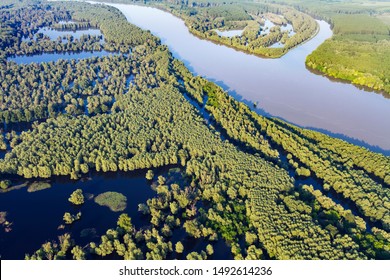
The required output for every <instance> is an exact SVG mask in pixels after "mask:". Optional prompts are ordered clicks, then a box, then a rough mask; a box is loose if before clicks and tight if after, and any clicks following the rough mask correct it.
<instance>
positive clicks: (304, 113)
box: [110, 4, 390, 153]
mask: <svg viewBox="0 0 390 280" xmlns="http://www.w3.org/2000/svg"><path fill="white" fill-rule="evenodd" d="M110 5H112V6H114V7H117V8H118V9H119V10H120V11H121V12H122V13H123V14H124V15H125V16H126V17H127V19H128V20H129V22H131V23H133V24H135V25H137V26H139V27H141V28H143V29H147V30H150V31H151V32H152V33H153V34H154V35H156V36H158V37H160V38H161V40H162V42H163V43H164V44H166V45H168V46H169V48H170V50H171V51H172V53H173V54H174V56H175V57H176V58H178V59H180V60H182V61H183V62H184V63H185V64H186V66H187V67H189V69H190V70H191V71H192V72H193V73H194V74H197V75H201V76H203V77H205V78H207V79H209V80H212V81H215V82H216V83H217V84H219V85H220V86H222V87H223V88H224V89H226V90H228V91H229V94H231V95H233V96H234V97H236V99H238V100H241V101H244V102H246V103H247V104H253V103H254V102H257V104H258V105H257V108H258V109H257V110H258V112H259V113H261V114H264V115H269V116H275V117H279V118H282V119H284V120H286V121H288V122H290V123H293V124H297V125H299V126H302V127H307V128H313V129H316V130H319V131H323V132H326V133H327V134H330V135H335V136H337V137H339V138H343V139H347V140H349V141H350V142H353V143H355V144H359V145H363V146H368V147H370V148H371V149H372V150H375V151H381V152H385V153H388V151H389V150H390V122H388V121H387V120H388V117H389V113H390V99H386V98H385V97H384V96H383V95H382V94H378V93H374V92H368V91H365V90H362V89H359V88H357V87H355V86H353V85H351V84H347V83H341V82H337V81H332V80H330V79H328V78H326V77H324V76H322V75H317V74H314V73H312V72H310V71H309V70H308V69H306V67H305V59H306V56H307V55H309V54H310V53H311V52H312V51H314V50H315V49H316V48H317V47H318V46H319V45H320V44H321V43H322V42H324V41H325V40H326V39H328V38H330V37H331V36H332V31H331V29H330V26H329V24H328V23H326V22H324V21H318V24H319V27H320V30H319V32H318V34H317V35H316V36H315V37H314V38H313V39H311V40H309V41H308V42H306V43H304V44H302V45H300V46H298V47H297V48H295V49H293V50H291V51H290V52H289V53H288V54H286V55H285V56H283V57H282V58H279V59H264V58H260V57H257V56H254V55H250V54H246V53H244V52H240V51H236V50H234V49H232V48H228V47H226V46H221V45H217V44H215V43H212V42H209V41H206V40H201V39H199V38H197V37H195V36H194V35H192V34H191V33H190V32H189V31H188V29H187V27H186V26H185V24H184V22H183V21H182V20H181V19H179V18H177V17H175V16H173V15H171V14H169V13H167V12H164V11H161V10H158V9H155V8H151V7H144V6H135V5H126V4H110Z"/></svg>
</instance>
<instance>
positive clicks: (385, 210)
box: [0, 1, 390, 260]
mask: <svg viewBox="0 0 390 280" xmlns="http://www.w3.org/2000/svg"><path fill="white" fill-rule="evenodd" d="M29 5H33V7H34V11H36V13H37V14H35V15H34V13H35V12H34V13H26V10H27V9H30V6H29ZM0 12H1V13H3V14H5V15H8V17H9V19H10V20H15V22H14V23H13V24H6V25H2V26H1V32H2V34H6V35H5V37H3V38H5V39H4V41H1V42H4V45H2V46H4V47H2V48H1V50H2V55H3V57H4V59H3V61H2V63H1V72H0V75H1V77H2V78H1V81H2V84H1V89H2V90H1V99H0V100H1V103H0V105H1V107H0V115H1V117H2V121H3V122H4V123H5V124H4V128H3V133H2V136H1V137H0V149H1V150H5V151H6V153H5V156H4V158H1V159H0V176H1V180H0V181H1V182H0V184H1V188H2V190H4V191H7V189H10V191H11V192H12V191H13V190H12V188H13V186H14V185H15V184H16V182H17V178H24V179H33V180H38V181H44V180H50V179H51V178H53V177H56V176H66V177H69V178H71V179H72V180H82V179H83V178H84V176H86V175H90V176H92V174H94V172H99V173H103V172H104V173H110V172H119V171H123V172H133V171H136V170H138V171H140V170H141V171H144V172H145V176H146V178H147V179H148V180H150V182H151V184H152V185H153V189H154V191H155V193H154V196H153V197H150V198H149V199H147V200H146V201H145V202H144V203H141V204H139V211H140V213H142V215H144V217H145V219H147V221H148V226H147V227H142V228H137V227H136V226H134V225H133V223H132V214H134V213H130V212H127V211H126V210H124V211H123V209H125V208H124V207H125V204H126V202H128V200H129V199H130V198H127V201H126V197H124V196H123V195H121V194H120V193H113V192H105V193H102V194H100V195H98V196H96V197H95V198H94V201H95V202H96V203H97V204H99V205H102V206H104V207H109V208H110V209H111V210H113V211H118V213H120V215H119V218H118V220H117V223H116V224H113V225H112V226H111V227H109V228H107V230H106V232H105V233H104V234H102V235H101V236H99V241H96V242H95V241H93V242H92V241H91V242H88V243H87V244H80V243H77V242H76V239H75V237H74V236H73V235H72V234H73V233H72V231H71V227H66V226H65V225H64V228H65V229H66V232H65V233H63V234H61V235H59V236H58V238H55V239H51V240H47V241H46V242H45V243H43V244H42V246H41V248H36V251H35V252H26V256H25V258H26V259H96V258H105V259H116V258H123V259H148V260H156V259H175V258H180V259H198V260H200V259H210V258H212V257H213V254H214V253H215V250H214V248H215V246H216V244H217V242H220V241H223V243H224V244H226V246H228V248H229V250H230V252H231V254H232V256H233V258H234V259H238V260H239V259H251V260H253V259H390V235H389V234H390V233H389V232H390V188H389V187H390V158H389V157H387V156H384V155H382V154H379V153H374V152H372V151H370V150H368V149H366V148H363V147H359V146H355V145H353V144H350V143H348V142H345V141H343V140H340V139H336V138H332V137H330V136H327V135H325V134H322V133H319V132H315V131H312V130H307V129H302V128H299V127H297V126H293V125H291V124H288V123H286V122H284V121H282V120H279V119H276V118H269V117H264V116H261V115H258V114H257V113H256V112H254V111H253V110H252V109H251V108H250V107H248V106H247V105H245V104H244V103H242V102H239V101H237V100H236V99H234V98H233V97H231V96H230V95H228V93H227V92H225V91H224V90H223V89H222V88H221V87H219V86H217V85H216V84H215V83H213V82H209V81H207V80H206V79H204V78H202V77H199V76H194V75H193V74H192V73H191V72H190V71H189V70H188V69H187V68H186V66H185V65H184V64H183V63H182V62H181V61H179V60H177V59H175V58H174V57H173V55H172V53H171V52H170V51H169V49H168V48H167V46H165V45H162V44H161V42H160V40H159V39H158V38H156V37H155V36H153V35H152V34H151V33H150V32H148V31H143V30H141V29H139V28H137V27H135V26H134V25H132V24H130V23H128V22H127V20H126V19H125V17H124V16H123V15H122V14H120V12H119V11H118V10H116V9H115V8H112V7H107V6H102V5H91V4H87V3H66V4H64V3H61V2H39V3H37V2H34V3H33V4H31V2H29V1H27V2H25V4H24V5H21V7H14V6H12V7H8V6H7V7H2V8H1V9H0ZM13 15H19V16H13ZM242 16H244V15H243V14H242ZM65 17H66V19H67V20H72V21H75V22H79V23H80V22H81V23H83V24H80V25H77V24H76V26H79V27H81V26H82V25H85V24H86V23H87V25H88V26H94V27H96V28H99V29H100V30H101V32H102V34H103V35H104V42H103V43H99V44H102V45H101V47H102V48H104V49H106V50H109V51H112V54H111V55H109V56H106V57H101V58H89V59H84V60H83V59H81V60H67V61H65V60H59V61H56V62H50V63H33V64H25V65H23V64H16V63H13V62H10V61H8V60H7V57H8V56H11V55H13V54H15V53H16V52H24V50H23V46H22V43H21V38H22V37H23V35H21V34H34V32H35V31H36V30H37V29H38V28H39V27H42V26H49V25H53V24H58V22H59V21H60V20H63V19H64V18H65ZM34 18H36V19H37V23H36V27H34V28H32V29H30V27H29V26H28V25H27V24H26V21H28V20H33V19H34ZM45 18H46V19H47V23H44V22H41V21H40V20H42V19H45ZM23 28H24V29H23ZM76 28H78V27H76ZM20 30H24V31H23V32H22V31H20ZM10 34H19V35H15V36H12V35H10ZM99 42H100V41H99ZM40 44H41V43H40V42H33V43H32V45H36V46H37V49H39V48H40V47H41V45H40ZM50 44H53V46H54V48H56V46H57V45H62V42H60V41H52V42H50V43H49V45H50ZM77 44H81V45H80V46H81V48H80V49H82V48H83V47H84V44H85V46H89V45H90V44H91V41H85V42H84V43H81V42H77ZM92 44H94V43H92ZM5 46H6V47H5ZM75 50H78V49H77V48H76V49H75ZM41 51H44V52H45V51H46V50H45V49H42V50H40V51H39V52H41ZM48 51H50V50H49V49H48ZM23 122H32V124H31V127H29V128H28V129H26V130H24V131H22V132H21V133H17V132H16V131H12V130H11V131H9V129H8V128H7V125H8V123H14V124H19V123H23ZM11 127H12V126H11ZM167 166H175V167H177V168H178V169H179V171H178V172H179V173H180V176H181V177H183V179H182V180H180V181H179V182H171V181H170V180H169V179H168V178H167V177H164V176H155V170H156V169H157V168H159V167H167ZM156 177H157V178H156ZM45 182H46V181H45ZM41 186H42V187H45V188H49V187H50V185H47V183H46V185H44V184H41ZM51 189H53V188H51ZM0 195H2V193H0ZM63 199H64V200H68V201H69V203H70V204H72V205H76V206H77V207H79V208H76V209H77V211H73V212H72V211H71V210H69V212H68V211H67V212H65V213H64V215H63V217H61V219H62V220H59V222H64V223H65V224H66V225H67V226H68V225H71V224H73V223H74V224H76V223H78V222H79V220H82V219H83V218H84V217H85V214H84V212H83V204H84V203H85V201H86V199H87V195H86V194H85V193H84V192H83V190H82V188H81V189H77V190H76V191H75V192H73V193H72V194H71V196H70V197H64V198H63ZM346 205H349V206H348V207H347V206H346ZM73 210H75V209H73ZM0 211H3V210H2V209H0ZM121 211H122V212H121ZM1 213H3V212H1ZM11 214H12V213H11ZM5 217H6V216H5V214H4V215H2V220H4V223H5V219H6V218H5ZM15 222H17V221H15ZM177 232H184V233H185V236H187V238H190V239H191V240H201V241H202V242H203V244H204V248H202V249H199V250H197V251H191V252H188V253H186V254H183V252H185V249H186V248H185V242H182V240H179V241H174V240H175V239H174V236H175V235H176V234H177ZM7 234H8V233H7Z"/></svg>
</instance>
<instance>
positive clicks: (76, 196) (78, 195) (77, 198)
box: [68, 189, 84, 205]
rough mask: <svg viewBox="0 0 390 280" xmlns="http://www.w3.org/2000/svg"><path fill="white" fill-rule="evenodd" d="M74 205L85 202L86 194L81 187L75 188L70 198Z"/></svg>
mask: <svg viewBox="0 0 390 280" xmlns="http://www.w3.org/2000/svg"><path fill="white" fill-rule="evenodd" d="M68 200H69V201H70V202H71V203H73V204H74V205H81V204H83V203H84V195H83V191H82V190H81V189H77V190H75V191H74V192H73V193H72V194H71V195H70V197H69V199H68Z"/></svg>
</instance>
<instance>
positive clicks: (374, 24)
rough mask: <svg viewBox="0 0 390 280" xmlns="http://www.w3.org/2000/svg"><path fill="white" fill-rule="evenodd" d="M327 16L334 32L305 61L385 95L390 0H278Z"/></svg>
mask: <svg viewBox="0 0 390 280" xmlns="http://www.w3.org/2000/svg"><path fill="white" fill-rule="evenodd" d="M274 2H278V3H279V2H280V3H286V4H289V5H292V6H294V7H295V8H297V9H298V10H300V11H303V12H306V13H308V14H311V15H313V16H315V17H318V18H322V19H325V20H326V21H328V22H330V23H331V24H332V26H333V32H334V35H333V37H332V38H331V39H329V40H327V41H325V42H324V43H323V44H322V45H321V46H320V47H319V48H318V49H316V50H315V51H314V52H313V53H312V54H311V55H309V56H308V57H307V60H306V65H307V66H308V67H309V68H312V69H315V70H317V71H320V72H321V73H324V74H325V75H327V76H330V77H334V78H338V79H341V80H346V81H349V82H351V83H353V84H355V85H357V86H362V87H366V88H369V89H372V90H376V91H378V92H382V93H383V94H384V95H385V96H388V95H389V94H390V84H389V73H390V72H389V71H390V69H389V65H390V63H389V53H390V44H389V43H390V22H389V20H388V19H389V12H390V5H389V3H388V2H386V1H383V2H380V1H378V2H371V1H366V3H364V5H362V3H361V1H355V0H352V1H322V4H323V5H315V4H314V2H313V1H309V0H276V1H274Z"/></svg>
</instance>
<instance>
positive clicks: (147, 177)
mask: <svg viewBox="0 0 390 280" xmlns="http://www.w3.org/2000/svg"><path fill="white" fill-rule="evenodd" d="M145 177H146V179H148V180H152V179H153V177H154V172H153V170H150V169H149V170H148V172H146V175H145Z"/></svg>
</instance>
